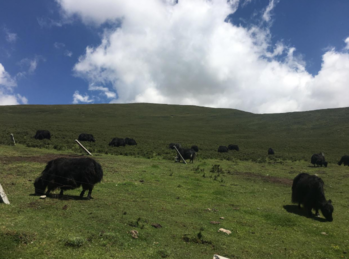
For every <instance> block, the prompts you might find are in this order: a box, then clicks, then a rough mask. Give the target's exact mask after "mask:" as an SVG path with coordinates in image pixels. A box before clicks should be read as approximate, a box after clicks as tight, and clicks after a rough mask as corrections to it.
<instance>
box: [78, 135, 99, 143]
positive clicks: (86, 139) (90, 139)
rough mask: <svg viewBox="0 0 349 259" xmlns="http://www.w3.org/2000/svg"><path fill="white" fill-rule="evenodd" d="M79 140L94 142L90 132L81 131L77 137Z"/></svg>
mask: <svg viewBox="0 0 349 259" xmlns="http://www.w3.org/2000/svg"><path fill="white" fill-rule="evenodd" d="M78 140H79V141H89V142H95V138H94V137H93V135H92V134H86V133H81V134H80V135H79V138H78Z"/></svg>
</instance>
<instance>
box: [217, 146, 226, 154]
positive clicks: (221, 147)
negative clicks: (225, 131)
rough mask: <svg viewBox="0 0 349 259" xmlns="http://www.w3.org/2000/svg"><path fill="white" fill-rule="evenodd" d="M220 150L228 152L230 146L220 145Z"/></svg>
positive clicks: (220, 151)
mask: <svg viewBox="0 0 349 259" xmlns="http://www.w3.org/2000/svg"><path fill="white" fill-rule="evenodd" d="M218 152H219V153H224V152H228V148H227V147H226V146H219V148H218Z"/></svg>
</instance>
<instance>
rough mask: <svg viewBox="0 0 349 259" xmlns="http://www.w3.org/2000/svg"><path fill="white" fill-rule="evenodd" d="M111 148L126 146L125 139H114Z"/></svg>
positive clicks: (110, 143)
mask: <svg viewBox="0 0 349 259" xmlns="http://www.w3.org/2000/svg"><path fill="white" fill-rule="evenodd" d="M109 146H111V147H120V146H123V147H124V146H125V140H124V139H123V138H113V139H112V141H110V142H109Z"/></svg>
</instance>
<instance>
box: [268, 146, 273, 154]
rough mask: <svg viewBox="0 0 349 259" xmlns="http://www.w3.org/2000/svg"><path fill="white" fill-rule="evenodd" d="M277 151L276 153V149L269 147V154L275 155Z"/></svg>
mask: <svg viewBox="0 0 349 259" xmlns="http://www.w3.org/2000/svg"><path fill="white" fill-rule="evenodd" d="M274 154H275V153H274V150H273V149H272V148H271V147H270V148H269V149H268V155H274Z"/></svg>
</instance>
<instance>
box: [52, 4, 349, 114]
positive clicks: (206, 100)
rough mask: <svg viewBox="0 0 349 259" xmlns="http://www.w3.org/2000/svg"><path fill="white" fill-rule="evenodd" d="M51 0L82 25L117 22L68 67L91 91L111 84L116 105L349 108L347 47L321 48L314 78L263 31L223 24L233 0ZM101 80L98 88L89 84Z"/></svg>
mask: <svg viewBox="0 0 349 259" xmlns="http://www.w3.org/2000/svg"><path fill="white" fill-rule="evenodd" d="M56 1H57V2H58V3H59V4H60V6H61V8H62V10H63V12H65V15H66V16H78V17H80V18H81V20H82V21H83V22H84V23H86V24H94V25H95V26H98V25H102V24H105V23H108V24H113V25H115V24H119V26H116V27H115V26H110V27H112V28H113V29H108V30H105V32H104V34H103V35H101V44H100V45H99V46H97V47H91V46H88V47H86V52H85V55H83V56H81V57H80V58H79V61H78V63H77V64H76V65H75V67H74V71H75V72H76V74H77V75H79V76H81V77H83V78H85V79H87V80H88V81H89V90H90V91H97V90H99V91H102V92H103V91H104V92H105V93H106V95H107V93H108V92H109V89H108V88H106V89H103V88H105V85H109V84H112V85H113V87H114V91H115V92H116V94H115V97H117V98H115V99H113V100H112V102H154V103H173V104H192V105H201V106H209V107H226V108H227V107H230V108H237V109H241V110H245V111H251V112H258V113H274V112H288V111H301V110H309V109H319V108H328V107H342V106H349V100H348V101H346V100H345V98H344V95H343V93H344V92H346V88H347V82H348V79H349V78H348V76H349V73H347V72H345V71H347V68H348V64H349V57H348V54H346V53H345V52H337V51H335V50H329V51H326V53H325V54H324V55H323V63H322V67H321V70H320V71H319V73H318V74H317V75H316V76H313V75H311V74H310V73H308V72H307V71H306V69H305V65H306V64H305V62H304V61H303V60H302V57H301V56H300V55H296V54H295V51H296V48H295V47H292V46H286V45H284V44H282V43H281V42H279V43H277V44H275V45H273V44H272V43H271V37H272V35H271V34H270V31H269V30H268V28H264V29H263V28H261V27H258V26H249V27H248V28H244V27H242V26H237V25H234V24H231V23H227V22H225V19H226V17H227V16H228V15H230V14H233V13H234V12H235V11H236V9H237V8H238V4H239V1H238V0H231V1H227V0H210V1H206V0H191V1H179V2H178V3H177V4H176V1H172V0H171V1H170V0H149V1H147V3H146V4H140V3H139V1H137V0H128V1H124V0H100V1H98V2H96V1H94V0H56ZM247 2H249V1H247ZM277 2H278V1H277V0H271V1H270V2H269V4H268V6H267V7H266V9H265V11H264V12H263V14H261V17H260V20H261V21H265V22H267V23H270V21H271V12H272V10H273V9H274V7H275V4H276V3H277ZM267 27H268V26H267ZM97 85H98V87H100V88H99V89H96V88H93V87H92V88H91V86H97ZM98 87H97V88H98ZM110 92H112V93H114V92H113V91H110ZM75 95H76V96H79V97H77V98H76V99H75V97H74V102H75V103H77V102H91V101H92V100H91V99H89V96H88V95H86V96H81V95H79V94H78V92H75V94H74V96H75ZM110 96H111V95H110ZM110 98H114V97H110Z"/></svg>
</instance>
